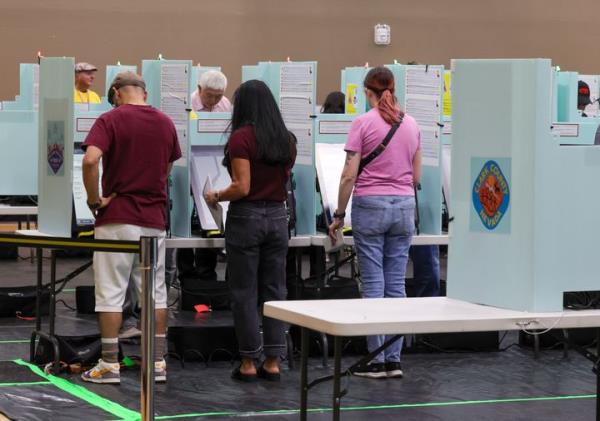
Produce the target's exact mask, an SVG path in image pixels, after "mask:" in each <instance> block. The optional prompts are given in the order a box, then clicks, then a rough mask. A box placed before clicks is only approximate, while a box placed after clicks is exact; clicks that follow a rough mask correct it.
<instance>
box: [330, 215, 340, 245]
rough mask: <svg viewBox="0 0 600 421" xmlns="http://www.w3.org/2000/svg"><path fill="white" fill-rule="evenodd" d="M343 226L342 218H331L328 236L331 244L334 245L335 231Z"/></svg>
mask: <svg viewBox="0 0 600 421" xmlns="http://www.w3.org/2000/svg"><path fill="white" fill-rule="evenodd" d="M343 227H344V219H343V218H333V222H331V225H329V238H331V244H333V245H335V243H336V240H337V237H336V235H335V232H336V231H337V230H339V229H342V228H343Z"/></svg>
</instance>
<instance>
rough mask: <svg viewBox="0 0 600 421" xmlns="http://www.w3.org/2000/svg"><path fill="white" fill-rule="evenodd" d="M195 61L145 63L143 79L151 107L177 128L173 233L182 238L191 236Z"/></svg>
mask: <svg viewBox="0 0 600 421" xmlns="http://www.w3.org/2000/svg"><path fill="white" fill-rule="evenodd" d="M192 67H193V66H192V61H191V60H143V61H142V77H143V78H144V81H145V82H146V90H147V92H148V98H147V102H148V104H150V105H152V106H154V107H155V108H158V109H159V110H161V111H162V112H163V113H165V114H166V115H167V116H168V117H169V118H171V120H172V121H173V124H174V125H175V130H176V132H177V139H178V141H179V147H180V148H181V155H182V156H181V158H180V159H178V160H177V161H175V162H174V163H173V169H172V170H171V183H170V200H171V203H172V208H171V215H170V216H171V218H170V219H171V220H170V228H171V233H172V234H174V235H177V236H181V237H189V236H190V235H191V228H190V227H191V224H190V218H191V211H192V208H193V201H192V197H191V196H190V171H189V165H190V164H189V159H190V140H189V138H190V135H189V133H190V117H189V113H190V110H191V105H190V91H191V86H192Z"/></svg>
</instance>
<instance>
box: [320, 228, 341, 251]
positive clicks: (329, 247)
mask: <svg viewBox="0 0 600 421" xmlns="http://www.w3.org/2000/svg"><path fill="white" fill-rule="evenodd" d="M342 247H344V235H343V234H342V230H337V231H336V232H335V244H333V242H332V241H331V237H329V236H327V237H325V240H324V241H323V248H324V249H325V253H335V252H336V251H338V250H341V248H342Z"/></svg>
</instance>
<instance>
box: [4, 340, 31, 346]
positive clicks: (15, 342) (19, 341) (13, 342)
mask: <svg viewBox="0 0 600 421" xmlns="http://www.w3.org/2000/svg"><path fill="white" fill-rule="evenodd" d="M29 342H31V340H30V339H9V340H6V341H0V345H2V344H28V343H29Z"/></svg>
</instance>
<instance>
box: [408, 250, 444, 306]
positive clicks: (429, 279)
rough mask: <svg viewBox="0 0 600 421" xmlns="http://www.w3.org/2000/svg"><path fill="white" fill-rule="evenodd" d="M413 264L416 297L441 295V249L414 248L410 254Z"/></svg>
mask: <svg viewBox="0 0 600 421" xmlns="http://www.w3.org/2000/svg"><path fill="white" fill-rule="evenodd" d="M409 256H410V260H412V262H413V280H414V284H415V297H437V296H439V295H440V247H439V246H412V247H411V248H410V252H409Z"/></svg>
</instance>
